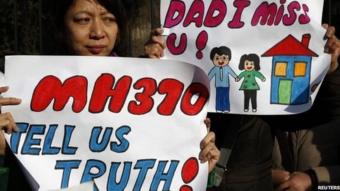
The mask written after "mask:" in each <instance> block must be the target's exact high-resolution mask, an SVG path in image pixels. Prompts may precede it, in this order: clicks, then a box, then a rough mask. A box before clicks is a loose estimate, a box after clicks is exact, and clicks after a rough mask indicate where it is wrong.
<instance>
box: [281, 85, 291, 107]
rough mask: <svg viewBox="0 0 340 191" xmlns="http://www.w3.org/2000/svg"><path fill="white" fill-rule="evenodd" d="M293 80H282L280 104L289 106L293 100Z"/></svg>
mask: <svg viewBox="0 0 340 191" xmlns="http://www.w3.org/2000/svg"><path fill="white" fill-rule="evenodd" d="M292 84H293V81H292V80H287V79H281V80H280V82H279V104H285V105H289V104H290V103H291V99H292Z"/></svg>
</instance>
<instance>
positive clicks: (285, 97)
mask: <svg viewBox="0 0 340 191" xmlns="http://www.w3.org/2000/svg"><path fill="white" fill-rule="evenodd" d="M310 39H311V35H310V34H304V35H303V36H302V40H301V42H300V41H299V40H297V39H296V38H295V37H293V36H292V35H288V36H287V37H286V38H284V39H283V40H282V41H280V42H278V43H277V44H276V45H274V46H273V47H272V48H270V49H269V50H267V51H266V52H265V53H263V55H262V57H273V59H272V77H271V98H270V100H271V104H282V105H301V104H306V103H308V101H309V96H310V75H311V65H312V57H318V55H317V54H316V53H315V52H313V51H312V50H310V49H309V48H308V46H309V42H310Z"/></svg>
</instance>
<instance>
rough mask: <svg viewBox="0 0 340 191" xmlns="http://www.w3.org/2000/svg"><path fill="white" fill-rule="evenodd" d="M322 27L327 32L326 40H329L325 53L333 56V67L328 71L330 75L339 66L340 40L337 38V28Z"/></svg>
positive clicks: (325, 25)
mask: <svg viewBox="0 0 340 191" xmlns="http://www.w3.org/2000/svg"><path fill="white" fill-rule="evenodd" d="M322 26H323V27H324V28H325V29H326V30H327V31H326V34H325V38H327V42H326V45H325V52H326V53H329V54H331V55H332V60H331V66H330V68H329V71H328V73H331V72H334V71H335V70H336V69H337V68H338V66H339V62H338V58H339V55H340V40H339V39H338V38H337V37H336V36H335V28H334V27H333V26H329V25H328V24H323V25H322Z"/></svg>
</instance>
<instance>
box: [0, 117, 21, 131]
mask: <svg viewBox="0 0 340 191" xmlns="http://www.w3.org/2000/svg"><path fill="white" fill-rule="evenodd" d="M0 129H3V130H5V132H6V133H12V132H13V131H18V127H17V126H16V124H15V122H14V119H13V116H12V114H11V113H8V112H7V113H1V114H0Z"/></svg>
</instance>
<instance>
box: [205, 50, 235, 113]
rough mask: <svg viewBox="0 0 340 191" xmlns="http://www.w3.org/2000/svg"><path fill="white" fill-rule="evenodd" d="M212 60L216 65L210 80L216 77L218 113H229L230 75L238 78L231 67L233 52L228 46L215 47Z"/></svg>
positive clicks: (211, 72)
mask: <svg viewBox="0 0 340 191" xmlns="http://www.w3.org/2000/svg"><path fill="white" fill-rule="evenodd" d="M210 59H211V61H212V62H213V64H214V65H215V66H214V67H213V68H211V70H210V71H209V74H208V76H209V80H212V79H213V78H214V77H215V87H216V100H215V102H216V106H215V108H216V111H217V112H229V111H230V102H229V91H230V86H229V75H231V76H232V77H234V78H235V80H236V78H237V75H236V73H235V72H234V71H233V69H231V67H230V66H229V62H230V60H231V51H230V49H229V48H228V47H226V46H220V47H215V48H213V49H212V50H211V52H210Z"/></svg>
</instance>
